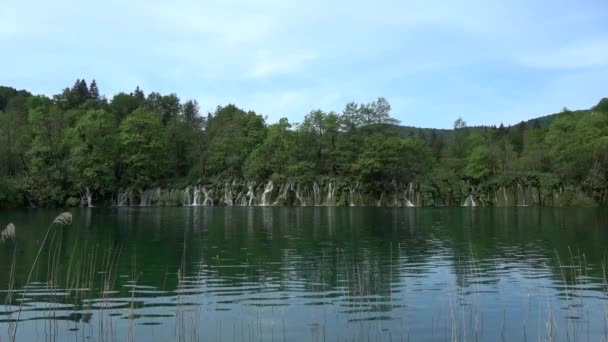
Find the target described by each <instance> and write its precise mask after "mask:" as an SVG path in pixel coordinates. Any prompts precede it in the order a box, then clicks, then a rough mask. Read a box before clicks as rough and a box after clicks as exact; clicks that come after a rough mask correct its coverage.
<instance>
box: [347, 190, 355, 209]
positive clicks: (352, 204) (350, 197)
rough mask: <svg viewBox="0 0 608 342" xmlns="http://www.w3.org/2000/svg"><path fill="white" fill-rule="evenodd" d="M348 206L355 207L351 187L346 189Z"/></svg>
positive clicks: (353, 192) (353, 193)
mask: <svg viewBox="0 0 608 342" xmlns="http://www.w3.org/2000/svg"><path fill="white" fill-rule="evenodd" d="M348 204H349V205H350V206H351V207H354V206H355V189H354V188H353V187H352V186H351V187H350V188H349V189H348Z"/></svg>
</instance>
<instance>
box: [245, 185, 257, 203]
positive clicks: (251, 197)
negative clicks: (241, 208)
mask: <svg viewBox="0 0 608 342" xmlns="http://www.w3.org/2000/svg"><path fill="white" fill-rule="evenodd" d="M244 199H245V200H246V202H244V203H243V205H254V204H255V192H254V191H253V183H251V182H249V183H247V194H246V195H245V198H244Z"/></svg>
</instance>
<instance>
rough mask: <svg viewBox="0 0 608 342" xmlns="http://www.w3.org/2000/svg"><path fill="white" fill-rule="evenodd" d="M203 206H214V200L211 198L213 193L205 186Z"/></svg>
mask: <svg viewBox="0 0 608 342" xmlns="http://www.w3.org/2000/svg"><path fill="white" fill-rule="evenodd" d="M202 191H203V206H205V207H211V206H213V198H212V197H211V191H208V190H207V188H206V187H204V186H203V190H202Z"/></svg>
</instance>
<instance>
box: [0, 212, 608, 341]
mask: <svg viewBox="0 0 608 342" xmlns="http://www.w3.org/2000/svg"><path fill="white" fill-rule="evenodd" d="M72 213H73V216H74V222H73V224H72V225H71V226H67V227H52V228H51V231H50V234H49V237H48V239H47V241H46V243H45V248H44V249H43V251H42V253H41V255H40V258H39V261H38V263H37V267H36V268H35V269H34V272H33V276H32V281H31V282H30V284H29V285H28V286H27V287H26V286H24V283H25V281H26V279H27V275H28V273H29V271H30V267H31V265H32V264H33V261H34V259H35V257H36V254H37V252H38V249H39V246H40V243H41V242H42V240H43V238H44V235H45V233H46V231H47V227H48V225H49V223H50V222H51V221H52V220H53V218H54V217H55V216H56V215H57V214H58V212H57V211H54V210H14V211H0V224H2V225H5V224H7V223H8V222H13V223H14V224H15V225H16V226H17V238H16V240H15V241H13V242H8V243H5V244H3V245H0V294H1V295H2V297H3V298H6V299H7V301H6V302H5V303H6V304H5V303H3V304H5V305H3V306H1V309H0V340H7V339H8V336H7V335H8V333H9V328H10V327H14V326H15V322H16V321H17V320H18V325H17V327H18V328H17V335H18V340H24V341H26V340H27V341H29V340H57V341H91V340H93V341H98V340H104V341H108V340H120V341H123V340H128V339H130V338H133V339H134V340H141V341H163V340H164V341H171V340H188V341H189V340H205V341H207V340H223V341H283V340H289V341H310V340H312V341H326V340H330V341H336V340H337V341H353V340H355V341H359V340H365V341H368V340H369V341H400V340H408V339H409V340H412V341H450V340H478V341H498V340H505V341H512V340H530V341H538V340H539V339H540V340H550V339H553V340H571V341H575V340H585V341H601V340H602V339H606V337H607V336H608V323H607V321H608V316H607V312H608V296H607V291H606V284H605V280H604V279H605V276H604V270H603V268H604V267H603V265H604V264H605V263H606V259H605V258H606V246H608V214H607V213H606V212H604V211H603V210H602V209H556V208H532V207H530V208H440V209H433V208H325V207H317V208H264V207H242V208H204V207H191V208H188V207H186V208H112V209H110V208H92V209H78V210H74V211H72ZM13 260H15V271H14V272H11V266H12V261H13ZM11 274H14V279H11Z"/></svg>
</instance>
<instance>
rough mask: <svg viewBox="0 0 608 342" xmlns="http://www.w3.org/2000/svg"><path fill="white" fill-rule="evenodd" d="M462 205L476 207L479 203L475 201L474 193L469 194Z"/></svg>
mask: <svg viewBox="0 0 608 342" xmlns="http://www.w3.org/2000/svg"><path fill="white" fill-rule="evenodd" d="M462 206H463V207H476V206H477V203H475V198H474V197H473V195H469V197H467V199H466V200H465V201H464V203H463V204H462Z"/></svg>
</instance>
